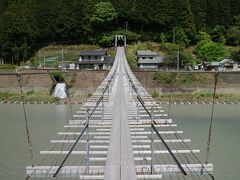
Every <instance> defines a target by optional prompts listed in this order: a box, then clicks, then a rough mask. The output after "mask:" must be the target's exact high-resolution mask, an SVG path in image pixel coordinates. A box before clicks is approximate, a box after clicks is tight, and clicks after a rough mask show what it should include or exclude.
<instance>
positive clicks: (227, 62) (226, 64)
mask: <svg viewBox="0 0 240 180" xmlns="http://www.w3.org/2000/svg"><path fill="white" fill-rule="evenodd" d="M203 66H204V69H205V70H208V71H214V70H218V71H238V70H240V65H239V64H238V63H237V62H236V61H233V60H232V59H224V60H222V61H220V62H217V61H213V62H203Z"/></svg>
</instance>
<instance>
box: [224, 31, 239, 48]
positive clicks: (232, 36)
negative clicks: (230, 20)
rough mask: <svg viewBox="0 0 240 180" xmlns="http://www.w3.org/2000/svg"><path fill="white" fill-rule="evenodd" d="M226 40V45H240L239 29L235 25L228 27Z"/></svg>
mask: <svg viewBox="0 0 240 180" xmlns="http://www.w3.org/2000/svg"><path fill="white" fill-rule="evenodd" d="M226 41H227V44H228V45H231V46H238V45H240V29H239V28H238V27H236V26H233V27H230V29H229V30H228V31H227V33H226Z"/></svg>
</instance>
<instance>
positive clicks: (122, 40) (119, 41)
mask: <svg viewBox="0 0 240 180" xmlns="http://www.w3.org/2000/svg"><path fill="white" fill-rule="evenodd" d="M118 46H120V47H122V46H124V47H126V46H127V38H126V36H123V35H116V36H115V47H118Z"/></svg>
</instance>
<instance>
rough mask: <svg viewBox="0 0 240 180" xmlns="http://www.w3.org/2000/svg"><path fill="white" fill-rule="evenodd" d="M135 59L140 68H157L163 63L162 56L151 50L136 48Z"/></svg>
mask: <svg viewBox="0 0 240 180" xmlns="http://www.w3.org/2000/svg"><path fill="white" fill-rule="evenodd" d="M137 61H138V66H139V68H140V69H159V67H160V66H161V65H162V63H163V57H161V56H159V55H158V54H157V53H156V52H154V51H151V50H138V51H137Z"/></svg>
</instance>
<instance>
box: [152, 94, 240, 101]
mask: <svg viewBox="0 0 240 180" xmlns="http://www.w3.org/2000/svg"><path fill="white" fill-rule="evenodd" d="M151 95H152V96H153V97H154V98H155V99H156V100H157V101H159V102H169V101H171V102H212V100H213V93H194V94H188V93H185V94H184V93H181V94H170V93H165V94H162V95H159V94H158V93H157V92H154V91H153V92H151ZM215 97H216V99H215V100H216V101H217V102H226V103H229V102H233V103H236V102H240V94H216V96H215Z"/></svg>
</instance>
